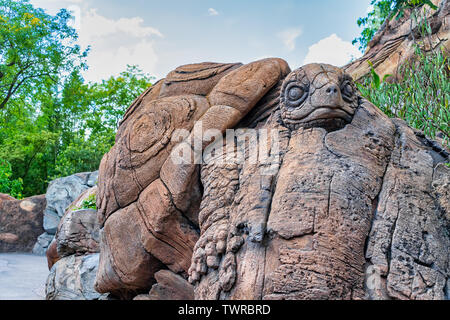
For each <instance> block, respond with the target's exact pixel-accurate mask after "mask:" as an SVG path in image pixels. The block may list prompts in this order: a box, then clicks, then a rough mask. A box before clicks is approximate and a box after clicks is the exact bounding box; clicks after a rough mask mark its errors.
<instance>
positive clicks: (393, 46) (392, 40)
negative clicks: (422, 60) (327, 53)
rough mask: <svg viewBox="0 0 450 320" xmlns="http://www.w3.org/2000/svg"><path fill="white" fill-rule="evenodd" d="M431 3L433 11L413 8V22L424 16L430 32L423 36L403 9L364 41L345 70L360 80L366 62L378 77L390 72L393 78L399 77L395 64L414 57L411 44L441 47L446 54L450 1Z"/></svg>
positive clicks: (449, 37) (449, 43)
mask: <svg viewBox="0 0 450 320" xmlns="http://www.w3.org/2000/svg"><path fill="white" fill-rule="evenodd" d="M432 2H433V3H434V4H435V5H436V6H437V7H438V10H437V11H435V10H433V9H431V8H429V7H427V6H425V13H424V12H423V8H419V9H417V10H418V16H419V18H418V19H417V21H423V20H424V19H426V21H427V22H429V24H430V26H431V35H429V36H426V37H425V38H424V37H423V35H422V34H421V32H420V27H419V26H418V25H417V22H416V20H415V19H413V18H412V17H411V11H412V10H411V9H406V10H405V15H404V16H403V17H402V18H400V19H397V18H392V19H391V20H387V21H386V22H385V23H384V24H383V26H382V27H381V28H380V30H379V31H378V32H377V34H376V35H375V36H374V38H373V39H372V41H371V42H370V43H369V44H368V48H367V50H366V52H365V54H364V56H363V57H362V58H360V59H357V60H356V61H353V62H351V63H350V64H348V65H347V66H345V67H344V68H345V71H346V72H348V73H349V74H350V75H352V76H353V78H354V79H355V80H358V79H361V78H362V77H364V76H365V75H367V74H369V73H370V65H369V63H368V61H370V62H372V64H373V66H374V68H375V71H376V72H377V74H378V75H380V77H381V78H382V79H383V77H384V76H385V75H392V76H394V78H393V79H395V78H401V74H399V70H400V69H399V67H400V66H401V65H402V64H403V63H405V62H411V61H412V60H413V59H414V55H415V52H414V45H417V44H419V45H420V47H421V48H422V50H424V51H427V52H429V51H434V50H440V48H441V47H442V48H444V49H445V50H446V52H447V54H450V1H449V0H432ZM393 79H390V80H393Z"/></svg>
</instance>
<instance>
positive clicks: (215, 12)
mask: <svg viewBox="0 0 450 320" xmlns="http://www.w3.org/2000/svg"><path fill="white" fill-rule="evenodd" d="M208 14H209V15H210V16H218V15H219V12H217V10H216V9H214V8H209V9H208Z"/></svg>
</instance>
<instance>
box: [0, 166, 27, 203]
mask: <svg viewBox="0 0 450 320" xmlns="http://www.w3.org/2000/svg"><path fill="white" fill-rule="evenodd" d="M11 176H12V168H11V164H10V163H9V162H8V161H6V160H4V159H0V193H7V194H10V195H11V196H13V197H15V198H17V199H21V198H22V190H23V181H22V179H20V178H19V179H12V178H11Z"/></svg>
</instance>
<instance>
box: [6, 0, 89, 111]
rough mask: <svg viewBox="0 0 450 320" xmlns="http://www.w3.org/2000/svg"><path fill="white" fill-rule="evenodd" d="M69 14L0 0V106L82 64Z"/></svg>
mask: <svg viewBox="0 0 450 320" xmlns="http://www.w3.org/2000/svg"><path fill="white" fill-rule="evenodd" d="M70 18H71V16H70V14H69V12H67V11H66V10H61V11H60V12H59V13H58V14H57V15H56V16H51V15H48V14H46V13H45V12H44V11H43V10H42V9H36V8H34V7H33V6H32V5H31V4H30V3H28V1H25V0H0V81H1V83H0V90H1V91H0V92H1V98H0V109H3V108H5V106H6V104H7V103H8V102H9V101H10V100H11V99H13V98H15V97H16V96H20V95H22V96H26V95H28V94H33V93H36V92H38V91H41V90H45V89H46V87H47V86H48V83H57V82H58V79H59V77H60V74H61V73H64V72H67V71H70V70H72V69H73V68H74V67H75V66H76V65H78V66H81V65H82V64H83V62H82V58H83V57H85V56H86V54H87V52H83V53H82V52H81V50H80V47H79V46H78V45H77V44H76V40H77V38H78V36H77V34H76V31H75V30H74V29H73V28H71V27H70V26H69V25H68V21H69V20H70Z"/></svg>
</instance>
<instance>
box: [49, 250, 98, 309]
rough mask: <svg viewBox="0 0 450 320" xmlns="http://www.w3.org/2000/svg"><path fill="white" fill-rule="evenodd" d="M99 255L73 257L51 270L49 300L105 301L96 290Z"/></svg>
mask: <svg viewBox="0 0 450 320" xmlns="http://www.w3.org/2000/svg"><path fill="white" fill-rule="evenodd" d="M98 263H99V254H98V253H96V254H89V255H83V256H76V255H71V256H69V257H65V258H62V259H61V260H59V261H58V262H57V263H55V265H54V266H53V267H52V269H51V270H50V275H49V277H48V279H47V283H46V285H45V295H46V299H47V300H100V299H105V298H106V295H102V294H100V293H98V292H96V291H95V290H94V283H95V275H96V273H97V268H98Z"/></svg>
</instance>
